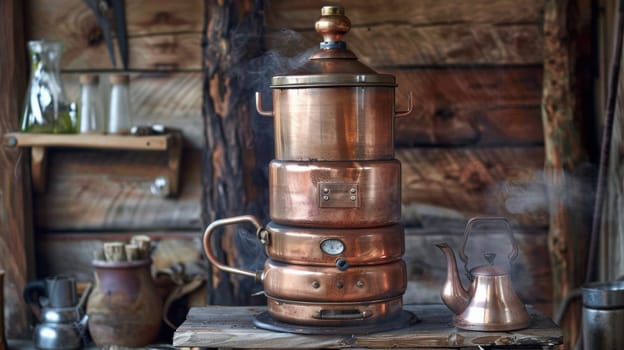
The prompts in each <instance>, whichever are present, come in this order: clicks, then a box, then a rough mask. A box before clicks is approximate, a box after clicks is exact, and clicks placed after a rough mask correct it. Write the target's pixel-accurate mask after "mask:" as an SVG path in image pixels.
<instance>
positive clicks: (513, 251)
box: [459, 217, 518, 266]
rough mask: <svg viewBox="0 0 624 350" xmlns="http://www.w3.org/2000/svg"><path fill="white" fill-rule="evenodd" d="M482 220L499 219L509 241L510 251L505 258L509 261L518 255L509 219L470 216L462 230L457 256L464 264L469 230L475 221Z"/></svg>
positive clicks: (466, 258)
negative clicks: (462, 237)
mask: <svg viewBox="0 0 624 350" xmlns="http://www.w3.org/2000/svg"><path fill="white" fill-rule="evenodd" d="M483 221H500V222H502V223H503V224H504V225H505V228H506V229H507V230H506V231H507V233H508V234H509V240H510V241H511V252H510V253H509V255H507V258H509V261H510V262H511V261H512V260H513V259H515V258H516V257H517V256H518V244H517V243H516V240H515V239H514V236H513V232H512V230H511V225H510V224H509V221H508V220H507V219H506V218H504V217H482V218H479V217H477V218H472V219H470V220H468V223H467V224H466V231H464V240H463V242H462V245H461V249H460V250H459V257H460V258H461V259H462V261H463V262H464V266H465V265H466V264H467V263H468V257H467V256H466V254H465V253H464V249H465V248H466V242H467V241H468V236H469V235H470V231H471V230H472V227H473V226H474V224H475V223H476V222H483Z"/></svg>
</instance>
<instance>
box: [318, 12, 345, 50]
mask: <svg viewBox="0 0 624 350" xmlns="http://www.w3.org/2000/svg"><path fill="white" fill-rule="evenodd" d="M315 28H316V31H317V32H318V33H319V34H321V35H322V36H323V41H324V43H323V44H325V46H327V45H328V44H329V47H332V46H333V45H332V44H331V43H338V42H342V37H343V36H344V35H345V33H347V32H348V31H349V29H351V21H350V20H349V18H347V16H345V15H344V8H343V7H341V6H323V8H321V17H320V18H319V19H318V20H317V21H316V24H315ZM323 44H321V47H323ZM340 46H342V47H344V43H343V44H342V45H340Z"/></svg>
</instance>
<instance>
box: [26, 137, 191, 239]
mask: <svg viewBox="0 0 624 350" xmlns="http://www.w3.org/2000/svg"><path fill="white" fill-rule="evenodd" d="M48 157H49V159H48V176H49V178H48V188H47V191H46V192H45V193H42V194H38V195H37V196H36V197H35V200H34V205H35V215H36V216H35V219H36V220H35V223H36V225H37V227H38V229H40V230H43V231H62V230H70V231H71V230H130V229H140V230H148V229H149V230H160V229H178V230H180V229H199V228H200V226H201V222H200V216H201V214H200V213H201V196H202V189H201V187H200V180H199V179H200V176H201V174H200V173H201V160H200V159H201V157H200V154H199V152H191V151H187V152H184V154H183V155H182V165H181V166H182V168H181V169H180V193H179V195H178V197H177V198H161V197H159V196H158V195H155V194H152V193H151V192H150V185H151V184H152V183H153V181H154V179H155V178H156V177H157V176H158V175H159V171H164V170H165V169H166V157H165V154H164V153H163V152H140V151H137V152H125V151H97V150H96V151H94V150H61V149H59V150H51V151H50V153H49V155H48Z"/></svg>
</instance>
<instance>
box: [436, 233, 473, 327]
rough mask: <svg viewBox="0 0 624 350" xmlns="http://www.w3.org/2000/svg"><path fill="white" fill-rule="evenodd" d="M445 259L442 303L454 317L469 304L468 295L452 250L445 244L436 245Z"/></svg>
mask: <svg viewBox="0 0 624 350" xmlns="http://www.w3.org/2000/svg"><path fill="white" fill-rule="evenodd" d="M436 247H438V248H440V250H441V251H442V253H444V256H445V257H446V282H445V283H444V287H443V288H442V294H441V297H442V301H443V302H444V304H446V306H448V308H449V309H451V311H453V312H454V313H455V314H456V315H459V314H461V313H462V312H463V311H464V310H465V309H466V307H467V306H468V303H469V302H470V294H469V293H468V291H467V290H465V289H464V287H463V286H462V284H461V281H460V279H459V273H458V272H457V261H456V260H455V253H454V252H453V249H451V247H449V246H448V244H446V243H439V244H436Z"/></svg>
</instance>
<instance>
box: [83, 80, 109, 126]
mask: <svg viewBox="0 0 624 350" xmlns="http://www.w3.org/2000/svg"><path fill="white" fill-rule="evenodd" d="M99 82H100V77H99V76H98V75H97V74H81V75H80V85H81V88H80V108H79V111H78V112H79V113H78V115H79V118H78V125H77V129H78V132H80V133H103V132H105V131H106V125H105V124H104V120H103V117H104V113H103V111H102V101H101V99H100V97H99V94H98V84H99Z"/></svg>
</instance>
